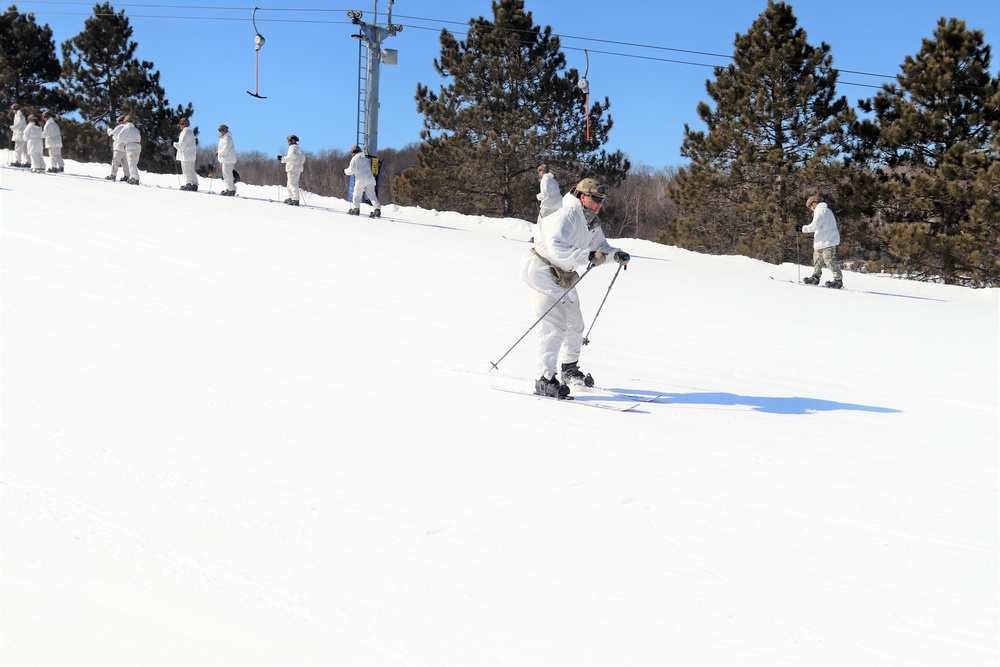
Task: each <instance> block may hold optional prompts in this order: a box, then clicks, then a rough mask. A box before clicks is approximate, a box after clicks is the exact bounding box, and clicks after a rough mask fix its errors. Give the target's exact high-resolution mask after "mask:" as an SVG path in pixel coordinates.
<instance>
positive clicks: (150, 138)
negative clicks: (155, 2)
mask: <svg viewBox="0 0 1000 667" xmlns="http://www.w3.org/2000/svg"><path fill="white" fill-rule="evenodd" d="M131 37H132V27H131V25H130V24H129V20H128V18H127V17H126V16H125V12H124V11H121V12H118V13H115V10H114V8H113V7H112V6H111V5H110V4H109V3H107V2H105V3H104V4H98V5H95V6H94V15H93V16H92V17H90V18H88V19H87V20H86V21H84V29H83V31H82V32H81V33H80V34H78V35H77V36H76V37H73V38H72V39H69V40H67V41H65V42H63V44H62V52H63V69H62V81H63V86H64V88H65V89H66V91H67V93H68V94H69V95H70V96H71V98H72V99H73V101H74V102H75V103H76V105H77V107H78V108H79V109H80V113H81V115H82V116H83V118H84V123H83V126H84V127H83V128H81V130H80V132H79V138H78V142H79V143H78V145H77V146H76V154H77V155H78V156H79V157H82V158H84V159H88V158H92V157H95V156H106V155H107V154H108V152H109V150H110V144H109V142H108V139H107V135H106V134H105V132H104V130H106V129H107V128H108V127H112V126H114V125H115V123H116V122H117V118H118V116H119V115H121V114H123V113H128V114H130V115H133V116H135V118H136V122H135V125H136V127H137V128H139V131H140V133H141V135H142V155H141V157H140V161H139V165H140V167H141V168H143V169H146V170H149V171H161V172H163V171H172V170H173V168H174V164H173V162H174V154H173V151H172V150H170V148H169V147H170V146H171V143H172V142H173V140H174V139H176V135H177V122H178V121H179V120H180V119H181V117H184V116H191V115H193V114H194V109H193V107H192V105H191V104H190V103H188V105H187V107H186V108H185V107H181V106H177V107H176V108H174V109H171V108H170V105H169V102H168V101H167V99H166V96H165V93H164V90H163V88H162V86H160V73H159V72H158V71H154V69H153V63H151V62H148V61H139V60H137V59H136V58H135V51H136V48H137V47H138V44H137V43H136V42H134V41H131Z"/></svg>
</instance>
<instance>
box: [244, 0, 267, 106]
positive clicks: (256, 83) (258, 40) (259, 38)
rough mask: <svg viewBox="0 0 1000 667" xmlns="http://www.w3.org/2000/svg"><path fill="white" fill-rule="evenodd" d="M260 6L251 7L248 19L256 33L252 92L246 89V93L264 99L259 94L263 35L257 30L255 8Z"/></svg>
mask: <svg viewBox="0 0 1000 667" xmlns="http://www.w3.org/2000/svg"><path fill="white" fill-rule="evenodd" d="M258 9H260V7H254V8H253V14H251V15H250V21H251V22H252V23H253V31H254V33H256V34H255V35H254V38H253V45H254V58H255V60H256V64H255V65H254V92H252V93H251V92H250V91H249V90H248V91H247V95H250V96H251V97H256V98H257V99H259V100H266V99H267V98H266V97H265V96H263V95H261V94H260V47H262V46H264V41H265V40H264V35H262V34H260V31H259V30H257V10H258Z"/></svg>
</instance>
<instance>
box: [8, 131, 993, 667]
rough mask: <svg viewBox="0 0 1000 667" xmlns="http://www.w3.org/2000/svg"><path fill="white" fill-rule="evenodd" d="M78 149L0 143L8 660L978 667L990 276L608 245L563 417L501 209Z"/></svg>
mask: <svg viewBox="0 0 1000 667" xmlns="http://www.w3.org/2000/svg"><path fill="white" fill-rule="evenodd" d="M0 161H2V162H3V163H4V164H6V163H7V161H8V156H7V155H6V152H5V151H4V152H0ZM106 173H107V167H106V166H101V165H87V164H78V163H73V162H68V163H67V173H65V174H61V175H49V174H44V175H39V174H30V173H25V172H23V171H17V170H11V169H6V168H5V169H2V170H0V216H2V223H0V231H2V238H0V244H2V246H0V248H2V285H0V287H2V293H0V297H2V302H0V305H2V311H0V317H2V319H0V323H2V331H0V344H2V349H0V352H2V358H0V363H2V367H0V371H2V377H0V379H2V405H0V407H2V438H3V439H2V450H0V454H2V513H3V516H2V524H0V529H2V534H0V538H2V561H0V567H2V571H0V575H2V578H0V586H2V594H0V605H2V610H0V611H2V615H0V659H2V661H3V664H5V665H51V664H60V665H137V664H142V665H307V664H308V665H319V664H328V665H334V664H337V665H343V664H359V665H481V664H504V665H508V664H509V665H513V664H546V665H621V664H634V665H720V664H741V665H774V664H858V665H860V664H927V665H946V664H947V665H958V664H961V665H995V664H997V662H998V660H1000V648H998V638H997V637H998V635H997V627H998V622H1000V618H998V590H1000V581H998V524H1000V521H998V506H1000V505H998V470H1000V466H998V441H1000V425H998V423H1000V420H998V410H1000V408H998V405H1000V388H998V376H1000V371H998V369H1000V359H998V354H1000V353H998V347H1000V346H998V342H1000V332H998V328H1000V325H998V321H1000V306H998V291H997V290H978V291H977V290H968V289H962V288H956V287H948V286H941V285H928V284H917V283H909V282H903V281H898V280H892V279H888V278H883V277H875V276H866V275H858V274H852V273H847V274H846V275H845V283H846V284H847V286H848V287H850V288H853V290H854V291H844V292H835V291H832V290H827V289H822V288H810V287H804V286H799V285H794V284H790V283H787V282H779V281H775V280H769V276H775V277H779V278H791V279H792V280H794V279H795V278H796V276H797V275H798V273H799V270H798V269H797V268H796V267H795V266H794V265H790V264H786V265H783V266H779V267H776V266H772V265H768V264H764V263H762V262H758V261H754V260H750V259H746V258H739V257H708V256H702V255H698V254H694V253H690V252H686V251H683V250H679V249H677V248H672V247H665V246H658V245H655V244H653V243H649V242H644V241H638V240H629V239H623V240H620V241H618V242H616V243H617V244H618V245H620V246H622V247H623V248H625V249H626V250H628V251H629V252H630V253H632V254H633V257H634V258H635V259H634V260H633V262H632V263H631V265H630V266H629V268H628V270H627V271H624V272H622V273H621V274H620V275H619V277H618V279H617V281H616V283H615V285H614V288H613V289H612V290H611V291H610V292H608V285H609V283H610V281H611V278H612V277H613V276H614V267H611V266H607V265H606V266H603V267H599V268H597V269H595V270H593V271H592V272H591V273H590V274H589V275H588V276H587V277H586V279H585V280H584V281H583V282H582V283H581V285H580V291H581V293H582V298H583V304H584V316H585V318H586V319H587V322H588V326H589V325H590V322H591V320H592V318H593V316H594V312H595V311H596V309H597V306H598V305H599V304H600V302H601V299H602V298H604V296H605V295H607V296H608V300H607V302H606V304H605V306H604V309H603V310H602V312H601V314H600V317H599V318H598V319H597V321H596V324H595V326H594V328H593V331H592V332H591V333H590V340H591V343H590V345H588V346H587V347H585V348H584V354H583V359H582V361H581V366H582V367H583V368H584V370H586V371H588V372H591V373H593V375H594V376H595V377H596V378H597V380H598V383H599V384H600V385H602V386H604V387H607V388H611V389H614V390H617V391H623V392H627V393H631V394H641V395H647V396H654V395H658V394H662V396H661V397H660V398H658V399H657V400H656V401H655V402H652V403H647V404H644V405H642V406H641V407H640V408H639V409H638V410H637V411H636V412H634V413H618V412H610V411H604V410H591V409H584V408H582V407H580V406H576V405H571V404H559V403H557V402H553V401H543V400H538V399H535V398H530V397H523V396H517V395H515V394H507V393H501V392H497V391H494V390H492V389H491V385H499V386H504V387H510V388H524V389H530V387H531V384H532V380H533V378H532V372H533V346H534V333H533V332H532V333H531V334H529V335H528V337H527V338H526V339H525V340H524V341H523V342H522V343H521V344H520V345H518V346H517V347H515V348H514V350H513V351H512V352H511V353H510V355H509V356H508V357H507V358H506V359H504V360H503V361H502V363H500V364H499V370H495V371H491V366H490V363H491V362H494V361H496V360H497V359H499V358H500V357H501V356H502V355H503V353H504V352H505V351H506V350H507V349H508V348H509V347H510V346H511V345H512V344H513V343H514V341H515V340H517V338H518V337H519V336H521V335H522V334H523V333H525V331H526V330H527V328H528V327H529V326H530V325H531V323H532V322H533V317H532V316H531V314H530V310H529V307H528V301H527V298H526V294H525V289H526V288H525V287H524V286H523V285H522V284H521V283H520V281H519V280H518V277H517V264H518V261H519V259H520V257H521V255H522V254H523V253H524V252H525V251H526V250H527V249H528V247H529V246H528V245H526V244H525V243H521V242H518V241H516V240H511V239H526V238H528V237H529V236H530V235H531V233H532V230H531V226H530V225H529V224H527V223H525V222H522V221H519V220H495V219H485V218H472V217H465V216H461V215H457V214H452V213H439V212H432V211H424V210H420V209H413V208H398V207H387V208H386V210H385V214H386V215H387V216H392V218H394V219H391V220H390V219H382V220H370V219H368V218H366V217H362V218H354V217H348V216H346V215H344V214H343V211H346V209H347V208H348V206H347V203H346V202H345V201H343V200H340V199H333V198H322V197H318V196H312V195H309V194H308V193H306V199H305V201H306V203H307V204H310V205H312V206H313V207H312V208H310V207H305V208H299V209H295V208H291V207H287V206H284V205H281V204H278V203H267V202H266V201H258V200H254V199H249V198H248V197H258V198H260V199H265V200H266V199H268V198H270V199H284V193H283V191H280V190H279V189H278V188H276V187H269V188H264V187H254V186H247V185H245V184H241V185H240V194H241V195H242V196H241V197H238V198H234V199H230V198H223V197H219V196H217V195H209V194H206V191H207V190H208V189H209V183H208V181H205V180H203V181H202V185H201V188H202V192H199V193H187V192H179V191H177V190H176V188H177V185H178V184H177V179H176V177H174V176H157V175H144V176H143V183H144V186H141V187H135V186H129V185H126V184H119V183H112V182H109V181H105V180H103V176H104V175H105V174H106ZM155 186H160V187H155ZM213 189H214V191H215V192H218V190H219V189H220V188H219V187H218V184H215V187H214V188H213ZM367 210H368V208H367V207H364V208H363V212H367ZM806 254H808V248H806V244H805V243H803V256H805V255H806ZM805 270H806V269H803V270H802V271H803V272H804V271H805ZM584 399H589V400H594V399H596V396H582V395H581V400H584ZM603 400H604V401H605V402H614V401H616V400H619V399H616V398H615V397H613V396H612V397H606V398H604V399H603Z"/></svg>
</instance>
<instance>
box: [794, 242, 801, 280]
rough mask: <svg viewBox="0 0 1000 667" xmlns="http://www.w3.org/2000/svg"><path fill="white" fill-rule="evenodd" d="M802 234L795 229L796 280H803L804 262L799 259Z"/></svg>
mask: <svg viewBox="0 0 1000 667" xmlns="http://www.w3.org/2000/svg"><path fill="white" fill-rule="evenodd" d="M801 234H802V232H800V231H799V230H797V229H796V230H795V282H797V283H801V282H802V262H801V261H800V260H799V236H800V235H801Z"/></svg>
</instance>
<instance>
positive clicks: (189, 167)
mask: <svg viewBox="0 0 1000 667" xmlns="http://www.w3.org/2000/svg"><path fill="white" fill-rule="evenodd" d="M174 148H176V149H177V161H178V162H180V163H181V171H182V172H183V173H184V183H185V184H187V185H198V174H197V172H196V171H195V165H194V163H195V159H196V158H197V157H198V141H197V139H195V136H194V130H192V129H191V127H190V126H188V127H185V128H184V129H183V130H181V134H180V136H179V137H177V141H175V142H174Z"/></svg>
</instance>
